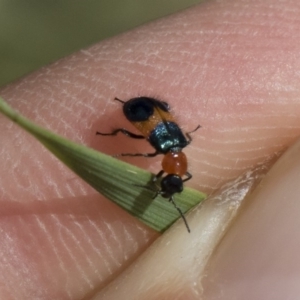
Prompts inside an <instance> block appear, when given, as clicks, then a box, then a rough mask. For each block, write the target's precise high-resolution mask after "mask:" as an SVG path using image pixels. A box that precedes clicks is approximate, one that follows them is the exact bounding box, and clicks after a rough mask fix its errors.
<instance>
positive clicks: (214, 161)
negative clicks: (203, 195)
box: [0, 0, 300, 299]
mask: <svg viewBox="0 0 300 300" xmlns="http://www.w3.org/2000/svg"><path fill="white" fill-rule="evenodd" d="M299 13H300V4H299V1H296V0H295V1H282V2H280V3H279V4H278V1H271V0H268V1H266V0H265V1H250V0H249V1H220V2H209V3H207V4H202V5H199V6H197V7H194V8H191V9H189V10H188V11H185V12H182V13H180V14H177V15H175V16H171V17H168V18H165V19H163V20H159V21H157V22H154V23H151V24H148V25H145V26H144V27H142V28H138V29H136V30H135V31H132V32H129V33H127V34H124V35H121V36H118V37H115V38H113V39H111V40H107V41H104V42H101V43H99V44H98V45H95V46H94V47H92V48H90V49H87V50H84V51H81V52H79V53H77V54H74V55H73V56H72V57H69V58H66V59H64V60H62V61H60V62H58V63H56V64H54V65H52V66H49V67H46V68H44V69H42V70H40V71H39V72H37V73H35V74H32V75H30V76H28V77H26V78H24V79H23V80H21V81H19V82H18V83H16V84H13V85H11V86H9V87H7V88H6V89H4V90H2V91H1V96H2V97H3V98H4V99H5V100H6V101H8V102H9V104H10V105H11V106H13V107H14V108H15V109H17V110H18V111H20V112H21V113H22V114H24V115H25V116H27V117H28V118H30V119H32V120H34V121H35V122H37V123H38V124H40V125H42V126H44V127H47V128H49V129H51V130H53V131H54V132H57V133H59V134H61V135H63V136H66V137H68V138H69V139H71V140H74V141H77V142H80V143H83V144H86V145H89V146H91V147H94V148H96V149H98V150H101V151H103V152H106V153H109V154H114V153H120V152H137V151H139V152H140V151H146V152H147V151H149V150H150V151H151V148H150V147H149V146H147V145H146V143H144V142H141V141H135V140H131V139H128V138H126V137H117V138H114V139H110V138H106V139H104V137H98V136H97V137H96V136H95V132H96V131H97V130H105V131H110V130H111V129H112V128H117V127H123V126H124V127H126V128H128V129H130V130H131V129H132V127H131V126H130V125H129V124H128V123H127V122H126V120H125V119H124V118H123V117H122V114H121V109H120V105H119V103H114V102H113V101H112V99H113V98H114V97H115V96H117V97H119V98H121V99H124V100H127V99H129V98H131V97H135V96H138V95H147V96H154V97H158V98H160V99H163V100H165V101H167V102H169V103H170V104H171V106H172V107H173V108H174V113H175V115H176V116H177V119H178V122H179V123H180V124H181V126H182V127H183V128H184V130H187V131H190V130H192V129H194V128H195V127H196V126H197V125H198V124H201V125H202V128H201V129H200V130H198V131H197V132H196V133H194V134H193V137H194V140H193V142H192V144H191V146H189V147H188V148H187V149H186V151H185V152H186V154H187V156H188V159H189V164H190V171H191V173H192V174H193V178H192V180H191V181H190V182H188V184H187V185H188V186H191V187H194V188H197V189H199V190H202V191H205V192H208V193H212V192H213V191H215V190H217V189H218V188H219V187H221V186H222V184H223V183H225V182H227V181H229V180H231V179H233V178H235V177H237V176H239V175H241V174H242V173H243V172H245V171H246V170H248V169H249V168H251V167H252V166H253V165H255V164H256V163H259V162H263V161H264V160H266V159H267V158H269V157H270V156H273V155H274V153H275V152H279V151H282V150H283V149H285V148H286V147H287V146H289V145H290V144H291V143H292V142H293V141H295V140H296V138H297V136H299V134H300V121H299V120H300V100H299V95H300V76H299V70H300V56H299V53H300V43H299V40H300V37H299V35H300V34H299V32H300V31H299V22H298V20H299ZM0 127H1V155H0V165H1V169H0V172H2V174H1V176H0V181H1V183H0V200H1V218H0V240H1V243H0V281H1V289H0V299H82V298H83V297H85V299H90V298H91V297H92V296H93V295H95V294H96V292H97V291H99V290H100V289H102V288H103V287H105V286H106V285H107V284H108V282H110V281H112V280H113V279H114V278H115V277H117V276H118V275H119V274H120V272H121V271H122V270H124V269H125V268H126V267H127V266H128V265H129V264H130V263H131V262H132V261H134V260H135V259H136V258H137V257H138V256H139V255H140V254H141V253H142V252H143V251H144V250H145V249H147V247H148V246H149V245H150V244H151V243H152V242H153V241H154V240H155V239H156V238H157V237H158V234H156V233H154V232H153V231H152V230H151V229H149V228H147V227H145V226H143V225H142V224H140V223H139V222H138V221H136V220H135V219H134V218H132V217H130V216H128V215H127V214H126V213H125V212H123V211H122V210H121V209H119V208H116V207H115V206H114V205H112V204H111V203H110V202H108V201H107V200H106V199H104V198H103V197H101V196H100V195H98V194H97V193H96V192H95V191H94V190H93V189H92V188H90V187H89V186H87V185H86V184H85V183H83V182H82V181H81V180H80V179H78V178H77V177H76V176H75V175H74V174H73V173H72V172H71V171H69V170H68V169H67V168H65V167H64V166H63V165H62V164H61V163H59V162H58V161H57V160H56V159H54V158H53V157H52V156H51V155H50V154H49V152H48V151H47V150H44V148H43V147H42V146H41V145H40V144H39V143H38V142H36V141H35V140H34V139H33V138H31V137H29V136H28V135H27V134H26V133H24V132H23V131H22V130H20V129H19V128H18V127H17V126H14V125H12V123H11V122H10V121H8V120H7V119H6V118H5V117H2V116H0ZM292 158H293V159H294V160H295V162H294V164H295V165H297V161H296V160H297V155H295V154H294V156H292ZM127 161H129V159H128V160H127ZM130 161H132V162H133V163H135V164H136V165H139V166H141V167H144V168H147V169H149V170H151V171H153V172H157V171H158V170H159V167H160V165H159V164H160V159H159V158H158V159H149V160H145V159H143V158H136V159H130ZM292 165H293V164H292ZM274 174H275V175H274V177H272V178H273V179H272V180H274V185H276V186H278V183H279V182H281V181H282V179H281V178H280V176H283V175H282V172H277V173H276V172H275V173H274ZM293 174H294V177H291V179H290V180H289V181H288V182H293V183H294V184H293V185H292V186H290V188H287V189H288V190H289V191H291V190H292V189H293V187H294V186H296V187H297V182H299V180H298V179H297V172H296V173H293ZM293 174H292V175H293ZM298 174H299V173H298ZM292 175H291V176H292ZM297 180H298V181H297ZM298 185H299V184H298ZM270 186H272V185H270ZM280 192H282V193H283V194H282V197H281V198H279V199H278V202H277V205H275V208H277V209H278V212H280V214H279V216H276V217H274V218H273V219H272V221H273V223H271V224H272V226H271V225H270V223H267V224H265V225H266V226H265V227H263V226H264V223H263V221H262V220H264V218H265V216H266V215H265V214H258V213H257V211H260V209H259V208H260V206H259V205H261V204H260V203H263V201H256V202H255V201H254V202H255V203H256V205H257V210H256V211H255V212H253V213H252V215H251V214H250V215H251V217H249V221H248V222H246V221H244V222H243V221H241V220H243V217H242V215H243V214H244V213H245V212H246V213H247V208H248V206H246V207H245V209H244V210H243V211H242V212H241V216H239V218H238V220H237V221H236V223H235V224H234V225H233V226H232V229H231V230H232V232H234V234H233V236H236V235H238V234H241V236H243V232H251V229H249V228H252V225H253V224H262V225H261V226H262V227H263V228H264V230H261V229H257V230H254V232H255V238H254V237H253V235H251V238H252V239H253V240H250V241H249V240H246V242H244V243H243V245H244V247H245V248H244V249H242V250H241V249H240V248H239V247H240V245H239V243H236V242H230V241H231V239H232V236H230V232H231V231H229V234H228V238H227V239H226V238H225V239H224V243H223V244H224V245H225V246H224V248H222V243H221V244H220V246H219V248H218V250H217V251H216V255H215V256H214V257H213V258H212V260H211V269H209V270H208V276H209V277H208V278H207V280H206V281H205V282H204V284H203V286H204V288H205V291H207V292H205V293H204V296H203V297H204V299H277V298H276V297H275V296H276V295H277V296H278V295H280V296H281V298H280V297H279V296H278V299H283V298H284V297H282V295H285V296H286V295H287V293H290V292H291V291H292V292H293V294H289V296H290V298H288V297H286V298H285V299H299V297H300V295H299V291H297V290H296V289H295V290H294V289H292V288H291V286H289V287H288V288H287V285H285V284H284V280H287V281H288V282H294V281H293V279H294V280H297V277H298V276H299V273H300V267H298V265H297V264H295V263H294V262H296V261H299V257H298V256H299V253H300V252H299V251H291V249H297V248H298V247H297V245H299V244H300V243H299V244H298V240H297V238H298V228H299V226H298V224H295V223H293V222H291V218H292V219H293V220H297V216H298V219H300V218H299V215H297V214H295V215H294V216H292V217H291V212H297V211H298V209H299V203H300V202H299V201H296V200H295V202H294V201H289V200H290V199H291V197H293V196H295V195H299V192H297V191H296V190H295V192H294V194H293V193H292V194H291V195H288V196H286V193H285V192H283V191H277V192H276V194H277V195H278V194H279V193H280ZM257 203H258V204H257ZM268 203H269V205H270V201H269V202H268ZM271 207H273V206H271ZM282 207H289V209H282ZM269 210H270V209H265V210H264V212H265V213H267V212H268V211H269ZM246 219H247V218H246ZM274 220H275V221H274ZM274 222H275V223H274ZM276 222H277V223H276ZM283 224H287V225H286V227H284V226H283ZM238 225H239V226H238ZM299 225H300V224H299ZM274 228H280V230H281V231H284V234H283V236H285V237H287V236H288V235H287V234H286V232H287V233H288V234H289V235H290V238H286V240H284V241H278V240H277V241H276V239H275V240H273V241H272V243H271V244H270V245H269V248H268V247H267V246H264V251H268V250H269V251H270V253H272V261H271V262H270V261H269V260H270V256H269V255H268V254H266V253H268V252H264V253H265V256H263V257H260V258H259V260H260V265H261V266H266V265H272V264H273V262H276V261H279V260H280V258H282V257H289V263H290V265H291V266H293V269H292V271H291V273H289V271H290V270H291V268H286V269H285V268H278V269H276V270H275V271H274V270H273V271H272V272H273V273H275V274H276V275H278V276H277V277H278V278H279V279H280V282H281V283H282V282H283V284H282V289H280V287H281V285H279V284H278V282H273V281H272V285H271V286H270V287H269V289H272V288H273V287H274V286H276V287H277V289H278V290H276V292H274V291H273V293H274V294H272V295H273V297H270V298H268V297H266V295H268V294H264V297H263V296H262V294H260V295H259V296H258V295H257V294H254V292H253V291H257V289H258V288H257V286H256V285H255V284H254V283H253V282H254V281H253V280H252V281H251V283H252V285H251V289H250V290H249V291H248V290H247V285H245V284H244V285H241V287H240V289H239V288H237V282H238V280H237V278H241V275H240V274H242V275H243V276H245V278H247V272H249V278H251V279H253V278H254V277H255V278H257V277H258V276H259V274H260V273H264V271H265V269H266V268H264V267H262V268H258V269H255V271H253V268H251V267H252V266H253V265H254V262H255V261H256V259H257V257H258V256H259V254H260V253H261V252H262V249H259V248H257V244H256V243H255V242H254V241H257V240H259V241H260V240H263V241H264V240H265V239H264V236H269V235H271V234H272V233H273V232H274ZM268 231H269V232H268ZM262 232H263V235H262V236H261V237H260V236H259V235H260V233H262ZM256 234H257V236H256ZM196 237H197V236H193V237H192V238H191V240H192V239H193V238H196ZM257 237H258V238H257ZM290 241H293V242H294V244H289V242H290ZM187 243H188V242H187ZM295 243H296V244H295ZM260 244H261V243H260ZM252 246H253V247H255V248H254V250H253V252H252V251H251V247H252ZM186 247H187V248H188V247H189V245H188V244H187V245H186ZM245 249H246V250H247V254H248V255H249V257H247V261H249V262H251V263H250V267H247V266H245V265H243V266H242V269H241V262H240V260H239V259H238V258H239V257H240V256H243V254H240V253H244V252H245V251H246V250H245ZM298 249H299V248H298ZM286 251H288V252H286ZM252 253H254V254H253V256H251V254H252ZM171 259H172V257H171ZM263 259H265V261H264V260H263ZM224 262H230V263H228V264H226V263H224ZM158 263H159V264H160V265H162V264H163V263H164V260H162V261H159V262H158ZM287 265H288V263H287V262H286V263H284V266H287ZM218 268H219V269H218ZM283 269H284V271H283ZM235 270H236V273H234V272H235ZM257 270H258V271H257ZM259 271H260V272H259ZM281 271H282V273H281ZM251 272H252V273H251ZM236 274H238V275H236ZM148 275H150V276H151V275H152V276H153V278H154V277H157V274H148ZM142 278H143V277H142V276H141V275H139V276H137V277H136V279H135V282H136V284H137V285H138V284H139V282H141V281H142ZM194 280H197V279H196V278H195V279H194ZM224 282H226V285H225V284H224ZM245 282H247V280H245ZM260 282H261V281H260ZM268 282H270V280H269V281H268ZM173 284H175V283H174V282H172V281H168V282H166V283H162V284H161V286H157V287H156V291H157V290H158V289H162V290H163V295H162V294H161V295H160V299H175V296H177V298H178V299H194V295H190V294H189V290H188V287H186V286H182V287H180V291H181V293H182V294H178V293H177V292H176V293H174V292H173V291H174V286H173ZM224 286H226V287H231V288H228V290H230V292H228V290H226V289H225V288H224ZM295 286H296V284H295ZM177 288H178V285H177ZM132 289H134V287H132ZM241 289H244V290H243V291H244V292H241ZM285 289H286V290H285ZM145 290H147V289H146V288H145ZM267 290H268V289H267ZM226 291H227V292H228V293H227V294H226ZM251 292H253V294H252V295H251ZM280 293H282V294H280ZM152 294H153V291H152V290H151V289H150V290H149V291H146V292H145V293H144V294H143V298H142V299H152V296H151V295H152ZM174 295H175V296H174ZM179 295H180V296H179ZM220 295H222V297H221V298H218V297H220ZM241 295H242V296H243V297H242V298H241ZM245 295H247V297H248V298H247V297H245ZM254 295H255V296H254ZM274 295H275V296H274ZM126 297H127V299H130V296H129V295H126ZM260 297H261V298H260ZM140 299H141V298H140ZM195 299H197V298H195Z"/></svg>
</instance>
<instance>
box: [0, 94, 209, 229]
mask: <svg viewBox="0 0 300 300" xmlns="http://www.w3.org/2000/svg"><path fill="white" fill-rule="evenodd" d="M0 112H2V113H3V114H4V115H6V116H7V117H8V118H9V119H11V120H12V121H13V122H15V123H17V124H18V125H19V126H21V127H22V128H23V129H25V130H26V131H27V132H29V133H31V134H32V135H33V136H35V137H36V138H37V139H38V140H39V141H40V142H41V143H42V144H43V145H44V146H45V147H46V148H48V149H49V150H50V151H51V152H52V153H53V154H54V155H55V156H56V157H58V158H59V159H60V160H61V161H62V162H63V163H65V164H66V165H67V166H68V167H69V168H70V169H72V170H73V171H74V172H75V173H76V174H77V175H78V176H80V177H81V178H82V179H83V180H85V181H86V182H87V183H89V184H90V185H91V186H92V187H93V188H94V189H96V190H97V191H98V192H100V193H101V194H102V195H104V196H105V197H106V198H108V199H110V200H111V201H113V202H114V203H116V204H117V205H119V206H121V207H122V208H123V209H125V210H126V211H128V212H129V213H130V214H132V215H134V216H135V217H137V218H138V219H140V220H141V221H142V222H144V223H145V224H147V225H148V226H150V227H152V228H153V229H155V230H157V231H164V230H165V229H167V228H168V227H169V226H170V225H171V224H172V223H173V222H174V221H176V219H178V218H179V215H178V212H177V210H176V209H175V208H174V206H173V205H172V204H171V203H169V202H168V200H166V199H163V198H161V197H157V198H156V199H155V200H153V199H152V197H153V194H154V192H153V191H150V190H148V189H145V188H142V187H138V186H145V185H149V186H152V187H153V185H152V184H151V178H152V176H153V175H152V174H151V173H149V172H147V171H145V170H143V169H140V168H137V167H135V166H132V165H130V164H128V163H125V162H122V161H120V160H117V159H115V158H113V157H110V156H108V155H105V154H103V153H101V152H98V151H96V150H93V149H91V148H88V147H86V146H83V145H79V144H76V143H74V142H72V141H69V140H67V139H65V138H63V137H61V136H59V135H56V134H54V133H52V132H50V131H49V130H46V129H44V128H42V127H39V126H37V125H36V124H34V123H32V122H31V121H29V120H28V119H26V118H24V117H23V116H21V115H20V114H18V113H17V112H16V111H14V110H13V109H12V108H11V107H10V106H9V105H7V104H6V103H5V102H4V101H3V99H1V98H0ZM137 185H138V186H137ZM204 198H205V194H203V193H201V192H198V191H195V190H192V189H189V188H185V189H184V191H183V192H182V193H181V194H176V196H175V201H176V203H177V205H178V206H179V207H180V208H181V210H182V211H183V212H184V213H185V212H187V211H188V210H189V209H191V208H192V207H193V206H195V205H196V204H198V203H199V202H200V201H202V200H203V199H204Z"/></svg>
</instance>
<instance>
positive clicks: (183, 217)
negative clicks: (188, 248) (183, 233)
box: [169, 197, 191, 233]
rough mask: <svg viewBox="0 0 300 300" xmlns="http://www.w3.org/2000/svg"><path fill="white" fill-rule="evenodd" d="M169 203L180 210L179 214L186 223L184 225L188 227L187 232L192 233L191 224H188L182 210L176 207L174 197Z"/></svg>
mask: <svg viewBox="0 0 300 300" xmlns="http://www.w3.org/2000/svg"><path fill="white" fill-rule="evenodd" d="M169 201H170V202H172V203H173V205H174V207H175V208H176V209H177V210H178V212H179V214H180V216H181V218H182V219H183V221H184V224H185V227H186V229H187V231H188V232H189V233H190V232H191V230H190V227H189V224H188V222H187V220H186V218H185V216H184V214H183V212H182V211H181V209H180V208H179V207H178V206H177V205H176V203H175V201H174V199H173V197H171V198H170V199H169Z"/></svg>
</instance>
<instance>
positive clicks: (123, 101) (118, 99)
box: [114, 97, 125, 104]
mask: <svg viewBox="0 0 300 300" xmlns="http://www.w3.org/2000/svg"><path fill="white" fill-rule="evenodd" d="M114 100H117V101H119V102H121V103H123V104H124V103H125V101H123V100H121V99H119V98H117V97H115V99H114Z"/></svg>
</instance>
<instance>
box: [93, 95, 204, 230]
mask: <svg viewBox="0 0 300 300" xmlns="http://www.w3.org/2000/svg"><path fill="white" fill-rule="evenodd" d="M114 100H116V101H119V102H121V103H122V104H123V113H124V115H125V117H126V118H127V120H128V121H130V122H131V123H132V124H133V125H134V126H135V127H136V128H137V129H138V131H139V132H140V133H141V134H135V133H132V132H130V131H128V130H126V129H124V128H118V129H115V130H113V131H112V132H110V133H102V132H99V131H97V132H96V134H98V135H103V136H114V135H117V134H118V133H119V132H121V133H122V134H124V135H126V136H129V137H131V138H134V139H146V140H147V141H148V142H149V143H150V144H151V146H152V147H153V148H154V149H155V152H153V153H121V154H120V156H144V157H155V156H157V155H159V154H162V155H164V157H163V159H162V170H161V171H160V172H159V173H158V174H157V175H156V176H155V177H154V178H153V182H156V181H157V180H158V179H160V178H161V181H160V189H159V190H157V191H156V193H155V195H154V198H156V197H157V196H158V195H161V196H162V197H164V198H168V199H169V201H170V202H172V203H173V205H174V206H175V208H176V209H177V210H178V212H179V214H180V216H181V218H182V219H183V220H184V223H185V225H186V228H187V230H188V232H190V228H189V226H188V223H187V221H186V219H185V216H184V214H183V212H182V211H181V209H180V208H179V207H178V206H177V205H176V203H175V201H174V198H173V195H174V194H175V193H181V192H182V191H183V183H184V182H186V181H188V180H190V179H191V178H192V175H191V174H190V173H189V172H188V163H187V158H186V155H185V154H184V153H183V152H182V149H183V148H185V147H186V146H188V145H189V144H190V143H191V141H192V137H191V135H190V134H191V133H192V132H194V131H196V130H198V129H199V128H200V127H201V126H200V125H198V126H197V127H196V128H195V129H194V130H193V131H191V132H187V133H185V134H184V133H183V132H182V130H181V129H180V127H179V126H178V124H177V123H176V121H175V119H174V117H173V115H172V114H171V113H170V106H169V104H168V103H166V102H164V101H160V100H157V99H154V98H150V97H146V96H142V97H136V98H132V99H130V100H128V101H123V100H121V99H119V98H115V99H114ZM164 173H166V174H167V175H166V176H164V177H163V175H164ZM183 176H185V178H184V179H183Z"/></svg>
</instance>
